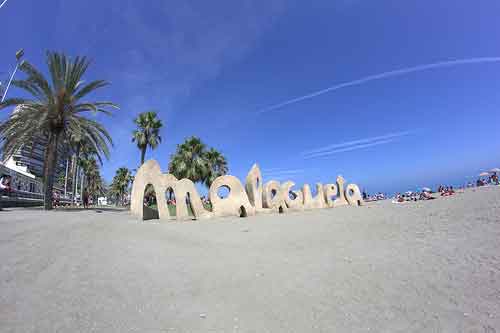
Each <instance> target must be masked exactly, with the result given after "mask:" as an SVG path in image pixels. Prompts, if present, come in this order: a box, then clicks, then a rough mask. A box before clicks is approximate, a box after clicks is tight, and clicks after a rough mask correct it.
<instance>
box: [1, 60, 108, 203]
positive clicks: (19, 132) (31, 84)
mask: <svg viewBox="0 0 500 333" xmlns="http://www.w3.org/2000/svg"><path fill="white" fill-rule="evenodd" d="M47 65H48V68H49V72H50V79H51V82H49V81H48V80H47V79H46V78H45V77H44V76H43V74H42V73H41V72H39V71H38V70H37V69H36V68H35V67H34V66H33V65H31V64H30V63H29V62H26V61H25V62H23V63H22V64H21V65H20V67H19V69H20V70H21V71H22V72H24V73H25V74H26V75H27V78H26V79H23V80H15V81H13V82H12V84H13V85H14V86H17V87H18V88H20V89H23V90H25V91H26V92H27V93H28V94H29V95H31V98H22V97H20V98H9V99H7V100H5V101H4V102H3V103H0V109H3V108H6V107H8V106H19V107H18V108H17V110H18V111H17V112H14V113H13V114H12V115H11V116H10V117H9V118H8V119H7V120H5V121H3V122H2V123H1V124H0V136H1V138H2V141H3V147H2V150H3V152H4V154H5V155H6V156H11V155H12V154H13V153H15V152H16V151H17V150H18V149H20V148H21V147H22V146H23V145H25V144H30V142H32V140H33V138H35V137H38V136H44V137H46V138H47V142H48V143H47V146H46V147H45V156H44V175H43V176H44V177H43V178H44V207H45V209H52V188H53V184H54V170H55V166H56V164H57V155H58V154H57V152H58V146H59V144H60V143H61V142H62V141H63V140H64V139H67V140H69V138H70V137H71V136H72V135H74V134H75V133H81V135H82V137H85V138H87V139H88V140H89V142H90V144H91V145H92V146H93V147H94V148H95V149H96V151H100V152H103V153H104V154H105V155H106V156H107V155H108V154H109V152H108V144H112V139H111V137H110V135H109V134H108V132H107V131H106V129H105V128H104V127H103V126H102V125H101V124H99V123H98V122H97V121H95V120H92V119H89V118H86V117H84V115H83V114H84V113H86V112H89V111H91V112H93V113H94V114H97V113H104V114H106V115H109V114H110V112H109V111H108V109H107V108H108V107H112V108H117V106H116V105H115V104H113V103H111V102H107V101H104V102H88V101H83V98H84V97H86V96H87V95H88V94H89V93H91V92H93V91H94V90H96V89H99V88H102V87H104V86H106V85H107V84H108V83H107V82H106V81H102V80H97V81H92V82H90V83H87V84H85V83H84V81H82V77H83V75H84V74H85V72H86V70H87V68H88V66H89V65H90V62H89V60H87V58H86V57H76V58H75V59H74V60H71V59H70V58H68V57H66V56H65V55H64V54H59V53H55V52H47Z"/></svg>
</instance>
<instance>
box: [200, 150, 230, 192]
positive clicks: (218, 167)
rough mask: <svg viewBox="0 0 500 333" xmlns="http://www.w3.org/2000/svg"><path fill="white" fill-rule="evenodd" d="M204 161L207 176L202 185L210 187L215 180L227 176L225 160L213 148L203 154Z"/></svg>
mask: <svg viewBox="0 0 500 333" xmlns="http://www.w3.org/2000/svg"><path fill="white" fill-rule="evenodd" d="M205 159H206V162H207V164H208V170H209V174H208V175H207V177H206V179H205V181H204V183H205V185H206V186H207V187H210V185H212V183H213V181H214V180H215V178H217V177H219V176H223V175H225V174H227V172H228V166H227V160H226V158H225V157H224V155H222V154H221V153H220V152H218V151H217V150H215V149H214V148H210V150H208V151H207V152H206V153H205Z"/></svg>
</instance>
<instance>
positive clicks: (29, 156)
mask: <svg viewBox="0 0 500 333" xmlns="http://www.w3.org/2000/svg"><path fill="white" fill-rule="evenodd" d="M20 107H21V106H17V107H16V108H15V109H14V111H13V113H15V112H17V110H18V109H19V108H20ZM46 146H47V138H45V137H43V136H41V135H40V136H39V137H36V138H33V141H32V143H31V144H30V145H25V146H23V147H22V148H20V149H19V150H18V151H16V152H15V153H14V154H13V155H12V156H8V157H5V156H4V159H3V164H4V165H8V166H9V167H10V168H14V169H16V168H19V169H21V170H25V171H26V172H28V173H30V174H33V175H35V176H36V177H39V178H43V163H44V154H45V147H46ZM68 157H69V152H68V151H66V150H60V151H59V154H58V163H57V166H56V175H57V174H60V173H61V172H65V169H66V163H67V159H68Z"/></svg>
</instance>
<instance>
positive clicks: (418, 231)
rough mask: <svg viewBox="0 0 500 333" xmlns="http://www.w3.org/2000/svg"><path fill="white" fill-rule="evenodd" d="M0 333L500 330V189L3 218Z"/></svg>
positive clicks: (24, 213) (14, 212)
mask: <svg viewBox="0 0 500 333" xmlns="http://www.w3.org/2000/svg"><path fill="white" fill-rule="evenodd" d="M0 263H1V264H0V265H1V269H0V295H1V296H0V331H1V332H259V333H260V332H273V333H274V332H370V331H371V332H488V333H490V332H500V187H496V188H494V187H490V188H481V189H477V190H474V191H472V190H470V191H468V192H466V193H464V194H457V195H455V196H452V197H448V198H440V199H438V200H432V201H425V202H415V203H404V204H392V203H391V202H389V201H385V202H378V203H371V204H368V205H366V206H363V207H359V208H357V207H342V208H336V209H325V210H317V211H308V212H303V213H291V214H286V215H261V216H255V217H249V218H246V219H240V218H224V219H216V220H212V221H190V222H172V223H155V222H152V221H146V222H142V221H141V222H139V221H137V220H136V219H135V218H133V217H131V216H130V215H129V214H128V213H127V212H123V211H102V212H96V211H95V210H90V211H70V212H68V211H52V212H44V211H42V210H38V209H9V210H7V211H4V212H0Z"/></svg>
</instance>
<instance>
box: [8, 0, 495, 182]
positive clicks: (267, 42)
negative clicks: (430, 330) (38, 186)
mask: <svg viewBox="0 0 500 333" xmlns="http://www.w3.org/2000/svg"><path fill="white" fill-rule="evenodd" d="M499 12H500V3H499V2H498V1H481V2H477V1H456V0H433V1H427V0H423V1H404V2H403V1H398V2H396V1H368V0H340V1H319V0H318V1H313V2H305V1H282V0H263V1H245V0H242V1H230V0H222V1H210V2H209V1H168V0H163V1H160V0H150V1H131V0H120V1H118V0H107V1H94V0H88V1H62V0H60V1H56V0H53V1H51V0H47V1H28V0H8V1H7V2H6V3H5V4H4V6H3V7H2V8H0V20H1V22H2V26H3V38H2V47H1V49H0V72H8V71H10V70H12V67H13V65H14V54H15V51H16V50H18V49H19V48H24V49H25V51H26V59H28V60H29V61H31V62H32V63H34V64H36V65H37V66H40V68H44V63H43V62H44V52H45V50H58V51H64V52H65V53H67V54H69V55H86V56H88V57H90V58H92V59H93V61H94V63H93V65H92V67H91V69H90V70H89V72H88V78H87V79H88V80H91V79H106V80H109V81H111V82H112V85H111V86H110V87H108V88H105V89H103V90H102V91H101V92H100V93H99V94H96V95H95V98H96V99H107V100H112V101H115V102H116V103H118V104H119V105H120V107H121V109H120V110H119V111H118V112H116V115H115V116H114V117H113V118H110V119H102V120H103V122H104V123H105V124H106V126H107V128H108V129H109V131H110V132H111V134H112V135H113V138H114V140H115V147H114V149H113V154H112V157H111V159H110V160H109V161H107V162H105V164H104V166H103V174H104V176H105V178H106V179H107V180H110V179H111V178H112V176H113V174H114V172H115V170H116V169H117V168H118V167H120V166H127V167H129V168H136V167H137V165H138V164H139V159H140V152H139V150H138V149H137V148H136V147H135V145H134V144H133V143H132V142H131V132H132V130H133V122H132V120H133V118H134V117H135V116H136V115H137V114H138V113H139V112H142V111H147V110H151V109H153V110H156V111H157V112H158V114H159V116H160V118H161V119H162V120H163V121H164V124H165V127H164V129H163V131H162V136H163V143H162V144H161V145H160V146H159V147H158V148H157V149H156V150H155V151H152V152H151V151H148V154H147V158H154V159H157V160H158V161H159V163H160V164H161V166H162V168H163V169H164V170H166V168H167V165H168V161H169V156H170V154H171V153H172V152H173V151H174V150H175V146H176V145H177V144H178V143H180V142H182V141H183V140H184V139H185V138H186V137H188V136H191V135H196V136H199V137H201V138H202V140H203V141H205V142H206V143H207V144H208V145H210V146H213V147H215V148H217V149H219V150H221V151H222V152H223V153H224V154H225V155H226V156H227V158H228V160H229V166H230V173H231V174H233V175H236V176H238V177H240V178H242V179H244V177H245V175H246V173H247V171H248V170H249V169H250V167H251V166H252V164H253V163H254V162H258V163H259V164H260V166H261V168H262V169H263V171H264V177H265V180H270V179H271V178H275V179H279V180H286V179H291V180H294V181H295V182H296V183H297V184H302V183H304V182H307V183H311V184H313V183H315V182H331V181H334V179H335V178H336V176H337V174H342V175H343V176H344V177H345V178H346V179H347V180H348V181H349V182H356V183H358V184H359V185H360V186H361V187H364V188H366V189H367V190H368V191H370V192H373V191H378V190H381V191H389V192H392V191H396V190H406V189H414V188H415V187H417V186H429V185H430V186H432V185H434V184H436V183H440V182H443V183H447V182H454V183H459V182H462V181H464V180H466V179H470V178H467V177H471V176H475V175H476V174H478V173H479V172H480V171H482V170H484V169H489V168H493V167H500V149H499V148H500V146H499V142H500V141H499V139H500V134H499V131H498V126H499V124H500V62H480V63H476V64H463V65H455V66H448V67H443V68H431V69H428V70H424V71H416V72H412V73H408V74H405V75H399V76H393V77H388V78H385V79H380V80H374V81H369V82H365V83H363V84H359V85H354V86H350V87H345V88H343V89H339V90H336V91H331V92H328V93H325V94H323V95H319V96H316V97H314V98H310V99H307V100H303V101H300V102H296V103H291V104H289V105H286V106H284V107H282V108H278V109H274V110H273V109H271V110H269V107H272V106H273V105H276V104H279V103H282V102H284V101H288V100H291V99H294V98H297V97H300V96H304V95H306V94H309V93H312V92H315V91H319V90H322V89H325V88H328V87H330V86H334V85H337V84H342V83H344V82H350V81H353V80H357V79H360V78H363V77H367V76H370V75H376V74H379V73H384V72H388V71H394V70H399V69H404V68H409V67H414V66H418V65H424V64H431V63H436V62H443V61H451V60H456V59H471V58H481V57H500V42H499V40H500V38H499V37H500V20H498V13H499ZM15 94H18V91H16V90H15V89H12V90H11V91H10V96H13V95H15ZM263 110H264V112H261V111H263ZM265 110H268V111H265Z"/></svg>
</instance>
